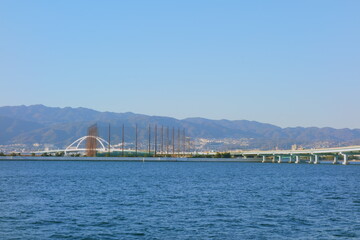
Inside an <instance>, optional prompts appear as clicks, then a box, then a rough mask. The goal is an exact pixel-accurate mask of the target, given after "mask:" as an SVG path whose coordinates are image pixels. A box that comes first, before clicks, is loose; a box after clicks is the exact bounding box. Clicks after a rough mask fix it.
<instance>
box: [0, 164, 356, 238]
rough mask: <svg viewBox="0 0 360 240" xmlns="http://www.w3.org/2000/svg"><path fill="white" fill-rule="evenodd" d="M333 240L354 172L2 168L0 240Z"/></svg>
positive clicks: (351, 218)
mask: <svg viewBox="0 0 360 240" xmlns="http://www.w3.org/2000/svg"><path fill="white" fill-rule="evenodd" d="M338 238H340V239H341V238H342V239H349V238H354V239H359V238H360V166H342V165H336V166H333V165H308V164H300V165H298V164H272V163H267V164H266V163H265V164H261V163H146V162H145V163H126V162H60V161H59V162H20V161H19V162H6V161H2V162H0V239H338Z"/></svg>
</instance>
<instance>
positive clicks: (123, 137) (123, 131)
mask: <svg viewBox="0 0 360 240" xmlns="http://www.w3.org/2000/svg"><path fill="white" fill-rule="evenodd" d="M121 133H122V141H121V142H122V144H121V145H122V153H121V155H122V156H124V148H125V126H124V124H123V125H122V132H121Z"/></svg>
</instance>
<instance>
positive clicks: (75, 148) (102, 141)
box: [64, 136, 113, 155]
mask: <svg viewBox="0 0 360 240" xmlns="http://www.w3.org/2000/svg"><path fill="white" fill-rule="evenodd" d="M88 138H95V139H96V141H97V142H98V143H100V145H101V148H97V149H96V150H100V151H104V152H105V151H106V150H107V147H108V148H109V147H110V150H113V147H112V146H111V145H110V144H109V143H108V142H107V141H106V140H105V139H103V138H101V137H96V136H83V137H81V138H79V139H77V140H75V141H74V142H73V143H71V144H70V145H69V146H68V147H67V148H66V149H65V151H64V153H65V155H66V153H67V152H69V151H71V152H74V151H85V150H86V148H79V146H80V144H81V143H82V142H84V141H85V140H86V139H88ZM106 146H107V147H106Z"/></svg>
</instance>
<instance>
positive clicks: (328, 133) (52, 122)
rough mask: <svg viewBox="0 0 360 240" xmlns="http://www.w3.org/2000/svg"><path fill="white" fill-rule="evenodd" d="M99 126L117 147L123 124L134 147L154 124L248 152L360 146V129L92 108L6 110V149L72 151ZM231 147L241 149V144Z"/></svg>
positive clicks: (1, 111) (0, 133)
mask: <svg viewBox="0 0 360 240" xmlns="http://www.w3.org/2000/svg"><path fill="white" fill-rule="evenodd" d="M94 123H98V125H99V132H100V135H101V136H103V137H104V138H107V126H108V124H109V123H110V124H111V126H112V128H111V132H112V141H113V142H115V143H116V142H119V141H120V138H121V136H120V135H121V126H122V124H124V125H125V136H126V139H127V140H128V141H133V139H134V129H135V124H137V125H138V128H139V138H140V139H146V136H147V127H148V125H149V124H150V125H152V126H154V125H155V124H157V125H158V128H159V129H160V127H161V126H165V127H170V128H172V127H174V128H175V129H176V131H177V129H178V128H181V129H182V128H185V129H186V134H187V135H188V136H191V137H192V138H207V139H248V142H249V144H248V146H247V147H246V148H263V149H266V148H274V147H276V146H277V147H280V148H289V147H290V146H291V145H292V144H298V145H304V146H307V147H311V146H315V145H316V144H318V143H324V144H328V145H329V146H338V145H344V144H349V143H352V144H360V129H334V128H329V127H326V128H316V127H310V128H304V127H295V128H280V127H278V126H275V125H272V124H267V123H260V122H256V121H247V120H235V121H230V120H225V119H223V120H210V119H205V118H187V119H183V120H178V119H175V118H171V117H160V116H147V115H143V114H135V113H114V112H99V111H95V110H92V109H87V108H70V107H66V108H57V107H56V108H54V107H46V106H44V105H32V106H13V107H11V106H7V107H0V144H13V143H24V144H32V143H53V144H55V145H58V146H66V145H67V144H69V143H71V142H72V141H74V140H76V139H77V138H79V137H81V136H84V135H86V133H87V128H88V127H89V126H90V125H91V124H94ZM170 131H172V129H170ZM164 134H165V131H164ZM170 134H171V133H170ZM231 147H232V148H237V146H236V144H235V145H232V146H231ZM238 148H244V146H242V147H240V146H238Z"/></svg>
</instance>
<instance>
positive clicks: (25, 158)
mask: <svg viewBox="0 0 360 240" xmlns="http://www.w3.org/2000/svg"><path fill="white" fill-rule="evenodd" d="M8 160H15V161H115V162H116V161H118V162H261V161H262V159H259V158H185V157H184V158H181V157H179V158H176V157H175V158H171V157H51V156H49V157H40V156H1V157H0V161H8Z"/></svg>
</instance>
